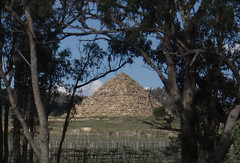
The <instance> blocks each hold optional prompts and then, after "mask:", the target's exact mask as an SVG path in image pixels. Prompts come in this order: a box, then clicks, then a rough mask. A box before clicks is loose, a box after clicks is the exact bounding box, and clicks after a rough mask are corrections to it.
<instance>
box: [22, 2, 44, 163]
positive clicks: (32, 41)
mask: <svg viewBox="0 0 240 163" xmlns="http://www.w3.org/2000/svg"><path fill="white" fill-rule="evenodd" d="M22 3H23V5H24V6H23V8H24V12H25V15H26V19H27V22H28V26H27V34H28V38H29V44H30V55H31V79H32V89H33V96H34V102H35V105H36V108H37V112H38V118H39V123H40V139H41V140H40V149H41V157H40V162H42V163H48V162H49V133H48V123H47V118H46V117H47V116H46V112H45V110H44V107H43V103H42V100H41V95H40V88H39V81H38V71H37V48H36V40H35V39H36V38H35V32H34V25H33V21H32V17H31V15H30V12H29V8H28V6H26V4H25V1H24V0H22Z"/></svg>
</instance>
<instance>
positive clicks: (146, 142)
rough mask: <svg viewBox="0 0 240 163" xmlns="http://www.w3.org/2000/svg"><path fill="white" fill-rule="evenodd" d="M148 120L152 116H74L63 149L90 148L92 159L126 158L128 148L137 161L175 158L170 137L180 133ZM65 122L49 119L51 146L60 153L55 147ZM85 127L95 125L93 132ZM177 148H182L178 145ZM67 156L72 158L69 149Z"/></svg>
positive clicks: (60, 118)
mask: <svg viewBox="0 0 240 163" xmlns="http://www.w3.org/2000/svg"><path fill="white" fill-rule="evenodd" d="M146 120H148V121H149V120H150V118H133V117H112V118H107V117H102V118H98V117H93V118H76V119H73V120H72V121H71V123H70V124H69V127H68V131H67V133H66V138H65V141H64V145H63V149H64V150H65V151H69V150H70V151H78V150H80V151H83V150H84V149H85V148H87V150H88V154H90V155H91V158H93V157H95V158H96V159H99V158H105V157H106V159H107V158H108V159H110V158H111V159H113V158H114V159H117V158H118V157H119V156H120V157H122V153H123V148H124V147H125V148H126V150H125V152H126V155H127V157H128V159H130V160H132V162H139V161H136V160H135V161H133V160H134V159H140V160H144V159H143V158H142V157H146V158H145V159H148V161H150V160H149V159H152V160H156V161H153V162H159V159H161V158H168V159H171V157H172V155H170V154H168V153H170V152H171V149H169V148H168V147H169V145H170V144H171V143H169V142H170V139H169V137H175V138H176V137H177V133H176V132H172V131H167V130H159V129H154V128H153V127H152V126H150V125H149V124H146V123H144V121H146ZM63 123H64V118H62V117H57V118H56V117H50V119H49V124H50V126H49V127H50V135H51V136H50V149H52V152H53V153H55V152H56V151H55V150H56V149H57V147H58V145H59V142H60V136H61V132H62V126H63ZM177 126H178V127H179V122H178V121H176V122H175V123H174V127H177ZM85 127H88V128H91V131H90V132H84V131H82V128H85ZM174 150H177V151H178V149H176V148H174ZM128 152H129V153H128ZM144 152H145V153H144ZM146 152H147V153H146ZM134 153H135V154H134ZM171 154H174V158H172V160H174V161H173V162H175V161H176V159H175V157H178V155H176V153H174V152H172V153H171ZM96 155H98V156H96ZM89 157H90V156H89ZM135 157H137V158H135ZM138 157H139V158H138ZM66 158H70V157H69V153H68V152H67V156H66ZM74 159H75V157H74ZM120 159H122V158H120ZM100 162H101V161H100ZM145 162H146V161H145Z"/></svg>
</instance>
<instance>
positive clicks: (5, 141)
mask: <svg viewBox="0 0 240 163" xmlns="http://www.w3.org/2000/svg"><path fill="white" fill-rule="evenodd" d="M8 114H9V103H8V101H6V104H5V115H4V161H3V162H4V163H7V162H8V154H9V153H8V150H9V149H8Z"/></svg>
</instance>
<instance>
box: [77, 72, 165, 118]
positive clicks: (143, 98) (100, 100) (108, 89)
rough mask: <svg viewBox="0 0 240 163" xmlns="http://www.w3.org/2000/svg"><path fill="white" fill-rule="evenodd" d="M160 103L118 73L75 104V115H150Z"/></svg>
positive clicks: (127, 77)
mask: <svg viewBox="0 0 240 163" xmlns="http://www.w3.org/2000/svg"><path fill="white" fill-rule="evenodd" d="M158 106H161V104H160V103H159V102H158V101H157V100H155V99H154V98H153V97H152V96H150V95H149V90H146V89H144V88H143V87H142V86H141V85H139V84H138V83H137V82H136V81H135V80H133V79H132V78H130V77H129V76H128V75H126V74H125V73H120V74H119V75H117V76H116V77H114V78H113V79H111V80H109V81H108V82H106V83H105V84H103V85H102V87H100V88H99V90H98V91H96V92H95V93H94V94H93V95H92V96H89V97H87V98H86V99H84V100H83V101H82V103H81V104H79V105H76V113H77V114H76V117H94V116H104V117H105V116H106V117H119V116H152V110H153V108H155V107H158Z"/></svg>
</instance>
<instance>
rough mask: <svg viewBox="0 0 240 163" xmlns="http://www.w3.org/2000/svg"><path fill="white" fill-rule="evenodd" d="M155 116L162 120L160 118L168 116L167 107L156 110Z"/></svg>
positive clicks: (154, 111)
mask: <svg viewBox="0 0 240 163" xmlns="http://www.w3.org/2000/svg"><path fill="white" fill-rule="evenodd" d="M153 115H154V117H155V118H156V119H160V118H163V117H164V116H166V115H167V112H166V108H165V106H159V107H156V108H154V110H153Z"/></svg>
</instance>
